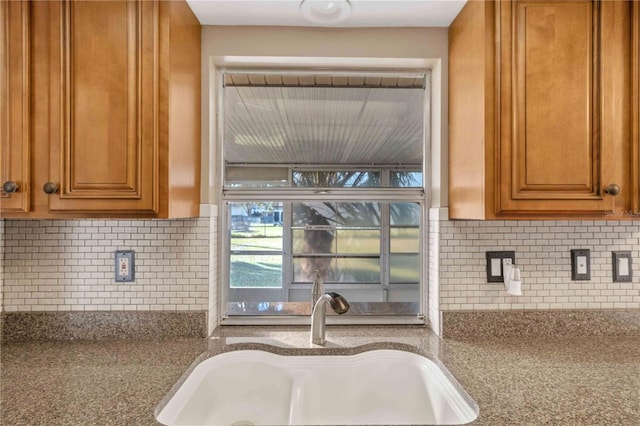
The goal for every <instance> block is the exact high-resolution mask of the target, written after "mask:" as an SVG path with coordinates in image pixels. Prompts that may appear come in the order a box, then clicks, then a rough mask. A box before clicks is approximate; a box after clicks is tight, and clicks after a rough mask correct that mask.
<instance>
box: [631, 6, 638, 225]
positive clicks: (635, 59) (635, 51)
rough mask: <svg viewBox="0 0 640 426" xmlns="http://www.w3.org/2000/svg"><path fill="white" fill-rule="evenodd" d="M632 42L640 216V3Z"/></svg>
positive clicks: (635, 206) (634, 12)
mask: <svg viewBox="0 0 640 426" xmlns="http://www.w3.org/2000/svg"><path fill="white" fill-rule="evenodd" d="M632 17H633V19H632V23H633V24H632V42H631V60H632V63H633V67H632V74H631V75H632V83H631V85H632V87H633V102H632V109H633V114H632V118H631V121H632V131H633V136H632V138H631V147H632V150H633V151H634V153H633V155H632V163H631V169H632V173H631V179H632V182H631V186H632V187H634V188H635V196H634V200H633V203H632V211H633V213H634V214H638V215H640V2H634V3H632Z"/></svg>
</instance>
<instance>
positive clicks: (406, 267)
mask: <svg viewBox="0 0 640 426" xmlns="http://www.w3.org/2000/svg"><path fill="white" fill-rule="evenodd" d="M389 264H390V267H391V268H390V269H391V273H390V276H389V282H390V283H392V284H393V283H417V282H419V281H420V258H419V256H418V254H392V255H391V256H390V258H389Z"/></svg>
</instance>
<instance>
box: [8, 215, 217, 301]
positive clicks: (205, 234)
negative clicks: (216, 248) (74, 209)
mask: <svg viewBox="0 0 640 426" xmlns="http://www.w3.org/2000/svg"><path fill="white" fill-rule="evenodd" d="M3 222H4V239H3V240H4V256H3V258H4V271H3V272H4V273H3V274H2V275H3V277H4V280H3V283H2V286H3V287H2V293H3V296H4V299H3V305H4V311H6V312H9V311H76V310H77V311H122V310H137V311H158V310H164V311H174V310H176V311H198V310H206V309H207V306H208V290H209V273H210V257H209V256H210V248H209V242H210V239H211V238H210V229H211V226H210V218H201V219H186V220H5V221H3ZM0 247H2V245H0ZM115 250H134V251H135V268H136V271H135V282H131V283H118V282H116V281H115V279H114V268H115V266H114V251H115Z"/></svg>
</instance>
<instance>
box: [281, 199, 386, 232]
mask: <svg viewBox="0 0 640 426" xmlns="http://www.w3.org/2000/svg"><path fill="white" fill-rule="evenodd" d="M293 226H305V227H307V226H361V227H374V226H380V204H379V203H364V202H348V203H331V202H307V203H294V204H293Z"/></svg>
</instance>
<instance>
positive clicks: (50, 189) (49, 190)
mask: <svg viewBox="0 0 640 426" xmlns="http://www.w3.org/2000/svg"><path fill="white" fill-rule="evenodd" d="M42 190H43V191H44V192H45V193H46V194H49V195H51V194H55V193H56V192H58V185H56V184H55V183H52V182H47V183H45V184H44V186H43V187H42Z"/></svg>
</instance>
